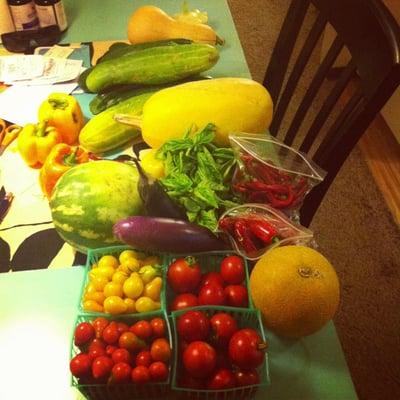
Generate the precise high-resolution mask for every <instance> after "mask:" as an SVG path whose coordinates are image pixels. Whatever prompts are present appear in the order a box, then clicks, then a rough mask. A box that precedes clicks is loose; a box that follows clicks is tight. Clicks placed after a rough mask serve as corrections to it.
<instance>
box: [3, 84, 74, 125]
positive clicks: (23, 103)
mask: <svg viewBox="0 0 400 400" xmlns="http://www.w3.org/2000/svg"><path fill="white" fill-rule="evenodd" d="M76 87H77V83H76V82H74V83H62V84H57V85H41V86H11V87H9V88H8V89H6V90H4V91H3V92H1V93H0V118H2V119H5V120H7V121H9V122H12V123H13V124H18V125H26V124H28V123H36V122H37V121H38V116H37V112H38V108H39V106H40V104H41V103H42V102H43V101H44V100H46V99H47V97H48V96H49V94H50V93H54V92H59V93H67V94H70V93H71V92H72V91H73V90H74V89H75V88H76Z"/></svg>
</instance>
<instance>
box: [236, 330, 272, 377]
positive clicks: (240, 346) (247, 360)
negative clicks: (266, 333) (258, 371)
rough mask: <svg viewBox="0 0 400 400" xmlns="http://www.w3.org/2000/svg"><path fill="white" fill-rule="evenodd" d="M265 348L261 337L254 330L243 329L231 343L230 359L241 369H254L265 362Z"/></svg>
mask: <svg viewBox="0 0 400 400" xmlns="http://www.w3.org/2000/svg"><path fill="white" fill-rule="evenodd" d="M264 347H265V344H264V343H263V341H262V339H261V336H260V335H259V334H258V333H257V332H256V331H255V330H254V329H248V328H247V329H241V330H239V331H237V332H236V333H234V334H233V336H232V337H231V340H230V341H229V357H230V359H231V361H232V362H233V363H234V364H235V365H237V366H238V367H239V368H241V369H253V368H257V367H258V366H260V365H261V364H262V363H263V361H264V351H263V350H261V349H262V348H264Z"/></svg>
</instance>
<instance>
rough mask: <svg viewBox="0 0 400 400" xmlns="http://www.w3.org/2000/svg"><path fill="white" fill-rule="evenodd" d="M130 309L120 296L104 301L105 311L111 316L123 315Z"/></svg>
mask: <svg viewBox="0 0 400 400" xmlns="http://www.w3.org/2000/svg"><path fill="white" fill-rule="evenodd" d="M127 309H128V306H127V305H126V304H125V303H124V300H122V298H121V297H119V296H110V297H107V298H106V299H105V300H104V311H105V312H106V313H109V314H114V315H115V314H123V313H125V312H126V310H127Z"/></svg>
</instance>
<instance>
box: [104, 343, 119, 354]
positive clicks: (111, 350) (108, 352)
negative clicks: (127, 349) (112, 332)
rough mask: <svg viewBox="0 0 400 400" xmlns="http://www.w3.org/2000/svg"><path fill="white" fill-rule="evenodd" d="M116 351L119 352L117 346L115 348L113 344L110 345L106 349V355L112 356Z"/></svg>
mask: <svg viewBox="0 0 400 400" xmlns="http://www.w3.org/2000/svg"><path fill="white" fill-rule="evenodd" d="M115 350H118V347H117V346H113V345H112V344H109V345H108V346H107V347H106V355H107V356H112V354H113V353H114V351H115Z"/></svg>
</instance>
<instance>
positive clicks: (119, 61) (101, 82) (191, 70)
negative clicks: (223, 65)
mask: <svg viewBox="0 0 400 400" xmlns="http://www.w3.org/2000/svg"><path fill="white" fill-rule="evenodd" d="M218 59H219V52H218V50H217V48H216V47H214V46H211V45H208V44H200V43H189V44H178V43H174V44H167V45H161V46H157V47H149V48H143V49H141V50H137V51H134V52H132V53H130V54H125V55H124V56H122V57H118V58H113V59H110V60H106V61H102V62H101V63H99V64H97V65H96V66H95V67H94V68H93V70H91V71H90V73H89V74H88V76H87V77H86V82H85V83H86V86H87V88H88V90H90V91H91V92H94V93H98V92H100V91H102V90H104V89H105V88H107V87H110V86H114V85H118V84H138V85H159V84H163V83H170V82H176V81H179V80H181V79H184V78H186V77H189V76H192V75H196V74H198V73H200V72H203V71H206V70H208V69H210V68H211V67H212V66H213V65H215V64H216V62H217V61H218Z"/></svg>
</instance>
